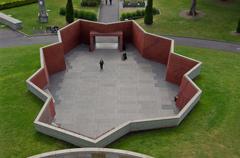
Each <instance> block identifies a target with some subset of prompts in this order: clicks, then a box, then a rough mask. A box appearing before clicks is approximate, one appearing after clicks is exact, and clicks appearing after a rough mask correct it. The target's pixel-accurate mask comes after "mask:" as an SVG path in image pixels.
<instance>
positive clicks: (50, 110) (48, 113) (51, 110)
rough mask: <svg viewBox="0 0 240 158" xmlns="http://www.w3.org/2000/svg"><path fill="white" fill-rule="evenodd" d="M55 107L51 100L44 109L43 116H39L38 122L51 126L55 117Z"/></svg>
mask: <svg viewBox="0 0 240 158" xmlns="http://www.w3.org/2000/svg"><path fill="white" fill-rule="evenodd" d="M55 114H56V113H55V107H54V103H53V100H52V99H51V100H50V102H49V104H48V105H47V107H46V108H45V109H44V111H43V114H42V115H41V117H40V119H39V121H41V122H44V123H47V124H49V123H50V124H51V123H52V121H53V119H54V116H55Z"/></svg>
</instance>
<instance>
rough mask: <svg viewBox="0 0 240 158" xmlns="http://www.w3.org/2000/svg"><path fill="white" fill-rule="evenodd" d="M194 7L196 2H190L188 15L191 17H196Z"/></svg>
mask: <svg viewBox="0 0 240 158" xmlns="http://www.w3.org/2000/svg"><path fill="white" fill-rule="evenodd" d="M196 6H197V0H192V5H191V8H190V11H189V13H188V14H189V15H191V16H196V15H197V11H196Z"/></svg>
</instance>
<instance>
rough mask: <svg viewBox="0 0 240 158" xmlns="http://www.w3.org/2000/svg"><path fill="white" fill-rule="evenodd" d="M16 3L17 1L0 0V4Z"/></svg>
mask: <svg viewBox="0 0 240 158" xmlns="http://www.w3.org/2000/svg"><path fill="white" fill-rule="evenodd" d="M14 1H16V0H0V4H2V3H6V2H14Z"/></svg>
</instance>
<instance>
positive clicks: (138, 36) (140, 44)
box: [132, 23, 145, 55]
mask: <svg viewBox="0 0 240 158" xmlns="http://www.w3.org/2000/svg"><path fill="white" fill-rule="evenodd" d="M132 34H133V36H132V42H133V45H134V46H135V47H136V48H137V50H138V52H139V53H140V54H141V55H143V53H144V52H143V49H144V35H145V33H144V31H143V30H142V29H141V28H140V27H138V25H137V24H135V23H133V25H132Z"/></svg>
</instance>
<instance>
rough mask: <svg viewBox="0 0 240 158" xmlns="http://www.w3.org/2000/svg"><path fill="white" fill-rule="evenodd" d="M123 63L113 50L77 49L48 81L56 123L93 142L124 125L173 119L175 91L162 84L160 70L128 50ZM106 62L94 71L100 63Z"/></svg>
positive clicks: (163, 69)
mask: <svg viewBox="0 0 240 158" xmlns="http://www.w3.org/2000/svg"><path fill="white" fill-rule="evenodd" d="M127 54H128V60H127V61H121V53H120V52H118V51H117V50H96V51H95V52H94V53H90V52H88V47H86V46H84V47H83V48H82V47H81V48H76V49H74V50H73V51H72V52H71V53H70V54H68V55H67V56H66V61H67V70H66V71H64V72H60V73H57V74H55V75H53V76H52V77H51V78H50V86H49V90H50V92H51V93H52V95H53V97H54V99H55V104H56V123H57V124H60V125H61V127H62V128H65V129H68V130H71V131H74V132H76V133H80V134H82V135H85V136H88V137H91V138H96V137H98V136H100V135H102V134H104V133H105V132H107V131H109V130H111V129H113V128H114V127H117V126H118V125H120V124H122V123H124V122H126V121H129V120H137V119H145V118H155V117H161V116H170V115H175V114H176V113H177V110H176V108H175V102H174V101H173V99H174V96H175V95H176V94H177V91H178V87H177V86H176V85H173V84H170V83H168V82H166V81H165V79H164V78H165V66H164V65H161V64H158V63H155V62H152V61H149V60H146V59H144V58H142V57H141V56H140V55H139V54H138V52H137V51H136V49H135V48H133V47H132V46H128V49H127ZM100 58H103V59H104V61H105V64H104V70H103V71H100V70H99V65H98V63H99V60H100Z"/></svg>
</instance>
